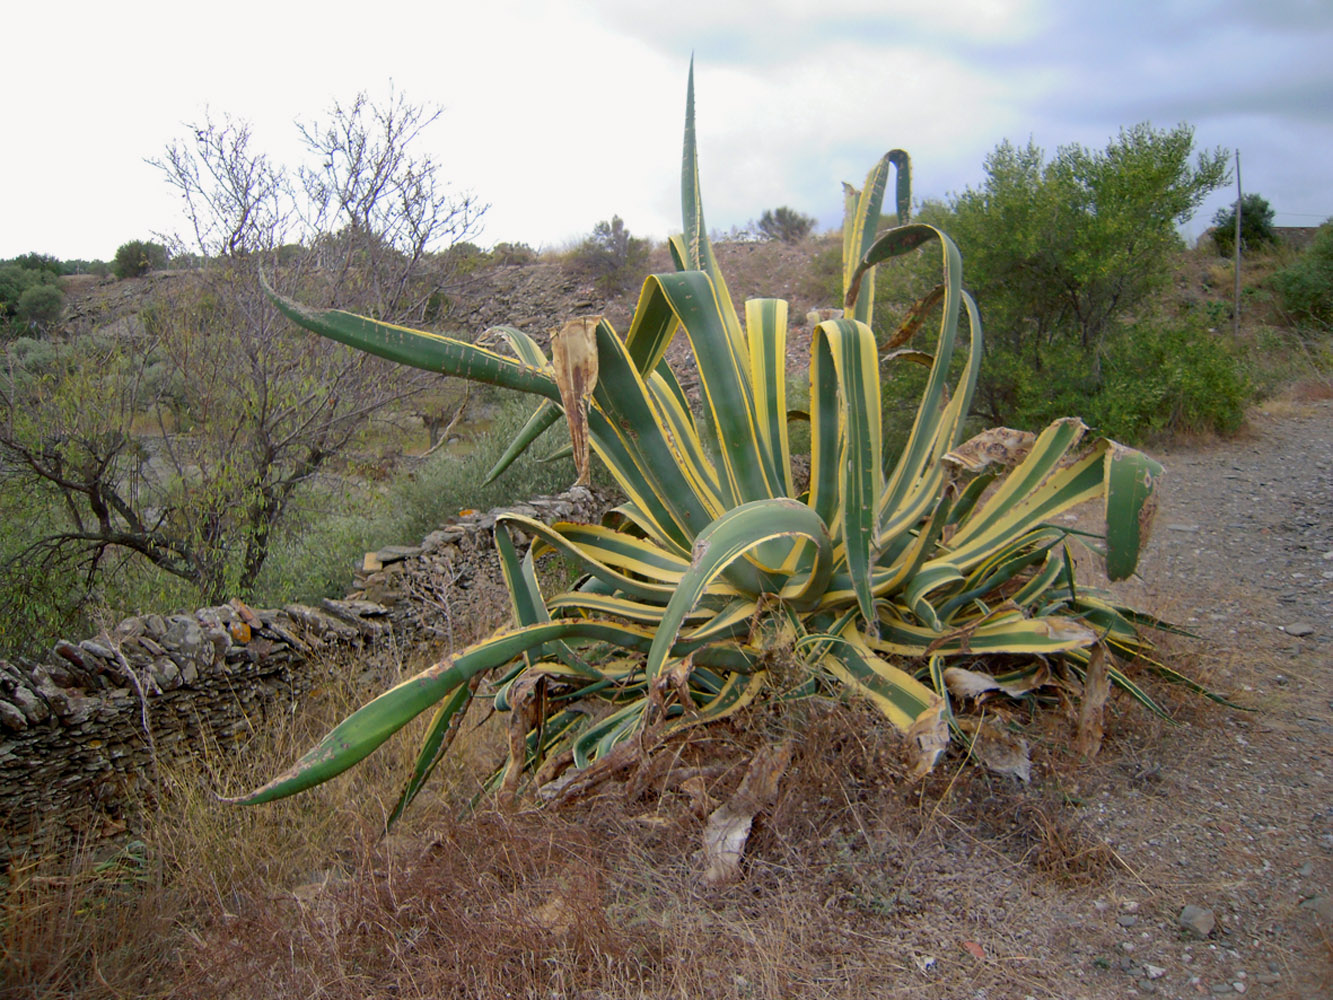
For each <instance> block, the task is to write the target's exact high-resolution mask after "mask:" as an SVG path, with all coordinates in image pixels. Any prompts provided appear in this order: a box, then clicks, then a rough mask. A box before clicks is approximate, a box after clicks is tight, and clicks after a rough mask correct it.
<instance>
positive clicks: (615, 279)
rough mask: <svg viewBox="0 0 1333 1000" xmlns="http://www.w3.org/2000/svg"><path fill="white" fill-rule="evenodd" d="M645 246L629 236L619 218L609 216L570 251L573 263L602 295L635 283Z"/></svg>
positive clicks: (642, 263) (644, 261) (646, 255)
mask: <svg viewBox="0 0 1333 1000" xmlns="http://www.w3.org/2000/svg"><path fill="white" fill-rule="evenodd" d="M648 249H649V244H648V241H647V240H641V239H638V238H637V237H634V236H631V235H630V232H629V230H628V229H626V228H625V223H624V220H622V219H621V218H620V216H618V215H616V216H612V217H611V221H610V222H607V221H606V220H605V219H604V220H602V221H601V222H599V223H597V225H596V226H594V227H593V230H592V235H591V236H589V237H588V238H587V239H585V240H584V241H583V242H582V243H580V244H579V245H578V247H577V248H576V249H575V251H574V255H573V262H574V264H575V266H576V267H578V268H579V269H580V270H582V271H583V272H584V273H585V274H587V275H588V277H590V278H591V279H592V281H593V284H595V285H596V286H597V288H598V289H599V290H600V291H601V292H602V293H603V294H605V295H611V294H614V293H615V292H618V291H621V290H622V289H624V288H626V287H628V286H629V285H630V284H631V283H632V282H633V281H635V280H636V279H637V278H638V277H639V275H640V272H641V271H642V270H643V268H644V266H645V265H646V264H647V261H648Z"/></svg>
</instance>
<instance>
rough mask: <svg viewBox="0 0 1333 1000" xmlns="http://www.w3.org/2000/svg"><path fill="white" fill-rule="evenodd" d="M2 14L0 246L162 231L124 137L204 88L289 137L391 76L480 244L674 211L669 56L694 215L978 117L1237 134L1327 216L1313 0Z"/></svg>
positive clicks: (788, 198) (976, 151) (851, 166)
mask: <svg viewBox="0 0 1333 1000" xmlns="http://www.w3.org/2000/svg"><path fill="white" fill-rule="evenodd" d="M6 29H7V32H6V33H7V39H8V40H11V44H10V47H9V48H10V51H9V54H8V58H7V59H6V60H5V62H4V63H3V64H0V87H3V89H4V92H5V93H6V94H9V95H18V94H23V95H25V97H24V98H23V99H22V100H14V99H11V100H10V101H9V102H8V104H7V107H6V117H5V129H6V155H5V156H4V157H0V190H4V191H5V192H6V193H7V195H8V196H9V201H8V203H7V205H6V212H5V220H4V224H3V226H2V227H0V257H3V256H11V255H13V254H16V253H21V252H25V251H27V250H32V249H35V250H42V251H45V252H49V253H54V254H56V255H57V256H61V257H75V256H84V257H91V256H101V257H108V256H110V254H111V253H113V252H114V250H115V247H116V245H117V244H118V243H120V242H122V241H124V240H127V239H131V238H135V237H141V236H144V235H147V234H148V233H149V232H151V231H154V230H158V231H161V230H164V229H171V228H177V227H179V225H180V219H179V214H178V212H177V206H176V204H175V202H174V201H173V200H172V199H171V197H170V192H169V191H168V190H167V188H166V186H165V185H164V184H163V183H162V182H161V181H160V180H159V178H158V177H157V175H155V174H154V172H153V171H152V170H151V168H149V167H147V166H146V165H145V164H144V163H143V158H144V157H149V156H153V155H156V154H158V153H159V152H160V151H161V149H162V148H163V146H164V145H165V144H166V143H167V142H168V141H169V140H171V139H173V138H176V137H181V136H183V135H184V132H183V128H182V124H181V123H183V122H187V121H191V120H194V119H196V118H197V117H198V116H199V114H200V113H201V111H202V109H203V107H204V106H205V105H206V104H207V105H210V106H211V107H212V108H213V109H214V110H215V111H217V112H224V111H225V112H230V113H232V114H234V115H236V116H238V117H241V118H246V119H249V120H252V121H253V122H254V126H255V134H256V140H257V142H259V143H260V144H262V146H263V147H264V148H266V149H271V150H273V151H274V152H275V154H276V155H279V156H283V157H287V158H290V157H291V156H293V155H294V154H295V152H296V148H297V147H296V133H295V130H294V129H293V127H292V124H291V123H292V120H293V119H294V118H297V117H303V118H305V119H307V120H308V119H311V118H315V117H318V116H319V113H320V112H321V110H323V109H324V108H326V107H327V106H328V105H329V103H330V102H331V101H332V100H334V99H344V100H345V99H347V98H350V97H351V96H352V95H353V94H354V93H355V92H356V91H358V90H369V91H370V92H371V93H381V94H382V93H384V91H385V90H386V89H387V87H388V83H389V81H390V80H392V81H393V82H394V85H395V86H396V87H397V88H398V89H399V90H401V91H403V92H405V93H407V94H408V96H409V97H411V98H413V99H414V100H417V101H422V102H436V103H439V104H441V105H443V106H444V107H445V108H446V113H445V116H444V118H443V119H442V121H441V123H440V124H439V125H438V126H437V127H436V129H435V131H434V134H433V139H432V143H433V145H432V148H431V152H432V153H433V155H434V156H435V157H436V159H437V160H438V161H439V162H440V163H441V164H442V165H443V168H444V170H445V172H446V174H447V176H449V177H450V178H451V179H452V180H453V181H454V182H455V184H456V185H458V186H459V187H460V188H464V189H470V190H472V191H474V192H475V193H476V194H477V195H479V196H480V197H481V198H483V199H484V200H486V201H489V202H491V204H492V208H491V211H490V213H489V214H488V216H487V228H486V232H485V235H484V239H485V240H487V241H496V240H522V241H525V242H529V243H533V244H538V245H540V244H554V243H560V242H563V241H565V240H568V239H571V238H574V237H577V236H578V235H580V234H583V233H586V232H588V231H589V230H590V229H591V227H592V226H593V224H594V223H596V222H597V221H598V220H600V219H604V218H609V217H610V216H611V215H612V214H620V215H621V216H622V217H623V218H624V219H625V221H626V224H627V225H628V226H629V228H630V230H631V231H632V232H635V233H637V234H643V235H651V236H655V237H659V238H660V237H661V236H664V235H666V233H667V232H668V231H669V230H671V229H673V228H675V227H677V226H678V225H679V204H678V193H677V192H678V183H679V148H680V135H681V124H682V115H683V109H684V90H685V74H686V69H687V67H688V65H689V60H690V57H691V54H692V53H693V54H694V56H695V58H696V73H697V84H698V102H699V106H698V124H699V129H700V141H701V155H702V168H703V183H704V191H705V194H706V201H707V206H708V218H709V221H710V223H711V224H712V225H714V226H718V227H722V228H726V227H729V226H731V225H734V224H740V223H743V222H745V221H747V220H748V219H751V218H754V217H756V216H758V214H759V213H760V212H762V211H763V210H764V209H765V208H770V207H774V206H776V205H778V204H790V205H792V206H793V207H795V208H798V209H800V210H801V211H804V212H808V213H815V214H818V215H819V216H820V217H821V220H822V221H825V222H826V223H833V222H836V220H837V217H838V215H839V214H840V204H841V201H840V191H839V186H838V185H839V182H840V181H843V180H848V181H852V182H854V183H859V182H860V180H861V179H862V178H863V177H864V175H865V171H866V169H867V168H868V167H869V166H870V164H871V163H872V162H873V161H874V160H875V159H876V158H877V157H878V156H879V155H881V154H882V153H883V152H884V151H885V150H886V149H888V148H889V147H891V146H901V147H904V148H906V149H907V150H908V151H909V152H910V153H911V154H912V157H913V161H914V167H915V180H916V190H917V193H918V194H920V195H937V196H938V195H942V194H944V193H946V192H948V191H950V190H957V189H959V188H961V187H963V186H965V185H967V184H974V183H976V182H978V181H979V180H980V177H981V162H982V159H983V157H984V156H985V154H986V153H987V152H988V151H989V150H990V149H992V148H993V147H994V146H995V144H996V143H997V142H999V141H1000V140H1001V139H1003V138H1006V137H1008V138H1013V139H1015V140H1017V141H1025V140H1026V139H1027V138H1028V137H1029V136H1033V137H1034V138H1036V139H1037V140H1038V142H1039V143H1041V144H1042V145H1045V146H1047V147H1048V148H1053V147H1054V146H1056V145H1059V144H1061V143H1065V142H1081V143H1084V144H1086V145H1101V144H1104V143H1105V141H1106V140H1107V139H1108V138H1109V137H1111V136H1112V135H1114V134H1115V132H1116V130H1117V129H1118V128H1119V127H1120V126H1122V125H1131V124H1133V123H1135V122H1137V121H1141V120H1145V119H1149V120H1153V121H1154V122H1155V123H1157V124H1159V125H1172V124H1175V123H1176V122H1177V121H1180V120H1189V121H1192V122H1194V123H1195V124H1196V126H1197V134H1198V137H1199V140H1200V142H1201V144H1205V145H1210V146H1211V145H1215V144H1222V145H1226V146H1228V147H1239V148H1241V149H1242V150H1243V151H1244V154H1245V157H1246V160H1245V170H1246V182H1247V188H1250V189H1252V190H1256V191H1259V192H1260V193H1262V194H1264V195H1265V196H1266V197H1269V198H1270V200H1272V201H1273V203H1274V205H1275V207H1277V209H1278V218H1279V221H1284V217H1283V212H1284V211H1287V212H1293V213H1295V212H1298V211H1299V212H1300V213H1303V214H1305V215H1307V216H1312V215H1317V214H1318V213H1320V212H1326V213H1327V214H1333V204H1330V203H1328V197H1329V195H1328V192H1329V191H1333V177H1331V176H1330V167H1329V164H1330V163H1333V105H1331V104H1330V102H1329V101H1328V100H1327V99H1326V98H1327V95H1328V93H1329V92H1330V87H1331V86H1333V77H1331V76H1330V72H1333V70H1331V69H1330V67H1331V66H1333V62H1330V60H1328V58H1327V56H1326V54H1325V53H1327V52H1328V51H1330V48H1331V47H1333V6H1330V5H1328V4H1326V3H1323V2H1318V0H1316V2H1307V0H1283V2H1279V3H1276V5H1275V4H1272V3H1270V4H1266V5H1264V6H1263V7H1262V8H1261V9H1260V8H1256V7H1255V6H1254V5H1251V4H1246V3H1242V2H1240V0H1234V2H1228V3H1201V2H1198V0H1155V2H1147V0H1143V2H1139V0H1135V2H1127V3H1125V4H1114V5H1108V4H1104V3H1100V2H1092V0H1086V2H1063V3H1057V2H1055V0H961V2H951V3H946V2H939V3H936V4H933V5H923V4H920V3H918V2H913V3H907V2H906V0H824V2H815V0H776V2H767V3H758V2H755V0H738V2H731V3H718V2H716V0H708V2H704V0H675V2H672V3H669V4H664V3H661V0H651V2H643V0H631V2H626V0H586V2H582V3H579V2H566V3H559V2H554V0H512V2H509V3H504V4H489V5H481V4H469V5H443V4H437V5H435V6H421V5H418V4H410V3H407V2H405V0H384V2H382V3H380V4H379V5H377V6H376V7H375V8H374V9H373V11H372V10H371V9H370V8H369V7H367V6H366V5H365V4H364V2H359V3H350V2H346V0H336V2H329V3H325V4H322V5H320V6H318V7H312V6H309V5H292V4H276V3H272V2H266V3H258V2H255V0H232V2H231V3H229V4H227V5H224V6H222V7H217V6H214V7H206V8H205V7H198V6H193V7H191V6H188V5H187V6H182V5H180V4H178V3H171V4H168V3H164V2H161V0H150V2H145V3H141V4H139V5H136V6H135V7H134V8H132V12H131V11H127V9H126V8H123V7H121V8H115V9H113V8H110V7H107V6H106V5H105V4H102V3H97V4H95V3H91V2H78V0H75V2H69V3H66V4H62V5H61V6H60V7H59V8H53V7H48V8H45V9H44V10H42V11H40V12H39V11H38V9H37V8H36V7H35V6H34V5H27V6H24V7H20V8H17V9H16V10H14V11H12V12H7V24H6ZM12 40H17V42H16V43H14V42H13V41H12ZM15 192H17V193H18V196H17V197H16V196H15V195H14V193H15ZM1289 206H1290V207H1289ZM1297 206H1299V207H1297ZM1314 221H1318V220H1317V219H1315V220H1314Z"/></svg>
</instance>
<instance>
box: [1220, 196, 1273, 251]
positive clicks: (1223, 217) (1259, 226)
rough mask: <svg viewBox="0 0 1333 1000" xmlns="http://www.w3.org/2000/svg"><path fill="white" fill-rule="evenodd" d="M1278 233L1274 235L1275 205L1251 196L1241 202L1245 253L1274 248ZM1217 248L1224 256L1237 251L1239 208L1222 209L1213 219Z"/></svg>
mask: <svg viewBox="0 0 1333 1000" xmlns="http://www.w3.org/2000/svg"><path fill="white" fill-rule="evenodd" d="M1276 243H1277V234H1276V233H1274V232H1273V206H1272V205H1270V204H1268V200H1267V199H1266V198H1262V197H1260V196H1259V195H1257V194H1247V195H1245V197H1243V198H1241V200H1240V246H1241V249H1242V250H1257V249H1259V248H1260V247H1262V246H1274V245H1275V244H1276ZM1213 245H1214V246H1216V247H1217V252H1218V253H1220V254H1221V255H1222V256H1223V257H1230V256H1231V255H1232V254H1233V253H1234V252H1235V250H1236V206H1235V205H1230V206H1228V207H1227V208H1219V209H1218V210H1217V214H1216V215H1214V216H1213Z"/></svg>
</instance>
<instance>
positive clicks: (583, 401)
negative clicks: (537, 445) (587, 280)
mask: <svg viewBox="0 0 1333 1000" xmlns="http://www.w3.org/2000/svg"><path fill="white" fill-rule="evenodd" d="M601 321H602V317H600V316H582V317H580V318H578V319H571V320H570V321H569V322H568V323H566V324H565V325H564V326H563V327H561V328H560V329H559V330H553V331H551V364H552V366H553V367H554V368H555V380H556V384H557V385H558V386H559V387H560V402H561V404H562V405H563V406H564V409H565V422H566V423H567V424H568V425H569V442H570V445H571V447H572V448H573V450H574V467H575V468H576V469H577V470H578V474H579V477H578V480H577V482H576V484H575V485H578V486H586V485H587V484H588V468H589V458H588V401H589V400H590V399H591V398H592V392H593V389H595V388H596V387H597V324H598V323H600V322H601Z"/></svg>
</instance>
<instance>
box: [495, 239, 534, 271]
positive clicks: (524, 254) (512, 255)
mask: <svg viewBox="0 0 1333 1000" xmlns="http://www.w3.org/2000/svg"><path fill="white" fill-rule="evenodd" d="M536 259H537V251H536V250H534V249H532V247H530V246H528V245H527V244H526V243H497V244H495V246H494V247H492V248H491V260H493V261H494V262H495V263H497V264H499V265H500V266H502V267H513V266H515V265H522V264H531V263H533V262H534V261H536Z"/></svg>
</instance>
